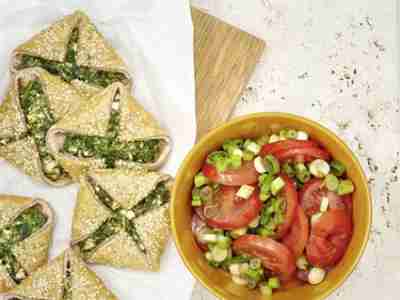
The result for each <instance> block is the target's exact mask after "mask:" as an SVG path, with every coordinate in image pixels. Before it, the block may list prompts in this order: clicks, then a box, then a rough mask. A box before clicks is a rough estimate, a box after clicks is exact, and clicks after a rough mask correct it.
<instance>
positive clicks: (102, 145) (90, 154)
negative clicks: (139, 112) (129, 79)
mask: <svg viewBox="0 0 400 300" xmlns="http://www.w3.org/2000/svg"><path fill="white" fill-rule="evenodd" d="M119 108H120V94H119V91H117V93H116V94H115V96H114V98H113V101H112V103H111V114H110V120H109V124H108V128H107V133H106V136H104V137H102V136H87V135H78V134H71V133H67V134H65V140H64V144H63V147H62V149H61V151H62V152H63V153H67V154H70V155H73V156H76V157H79V158H97V159H102V160H103V161H104V163H105V165H106V167H107V168H113V167H115V162H116V161H118V160H122V161H127V162H138V163H149V162H154V161H155V160H156V159H157V157H158V155H159V153H160V151H161V141H160V140H158V139H152V140H146V141H131V142H122V141H119V140H118V132H119V124H120V119H121V114H120V109H119Z"/></svg>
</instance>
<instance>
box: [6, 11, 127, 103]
mask: <svg viewBox="0 0 400 300" xmlns="http://www.w3.org/2000/svg"><path fill="white" fill-rule="evenodd" d="M74 28H78V30H79V40H78V44H77V49H76V52H77V55H76V63H77V64H78V65H79V66H86V67H89V68H93V69H96V70H104V71H110V72H119V73H122V74H124V76H125V77H126V78H127V80H128V82H126V84H127V86H128V87H130V86H131V84H132V80H131V76H130V74H129V72H128V68H127V66H126V64H125V63H124V61H123V60H122V58H121V57H120V56H119V55H118V54H117V52H116V51H115V50H114V48H113V47H112V46H111V45H110V44H109V43H108V42H107V41H106V40H105V39H104V37H103V36H102V35H101V33H100V32H99V31H98V30H97V29H96V27H95V25H94V24H93V23H92V22H91V21H90V19H89V17H88V16H87V15H86V14H85V13H84V12H82V11H79V10H78V11H76V12H74V13H73V14H71V15H67V16H65V17H64V18H63V19H61V20H58V21H57V22H55V23H54V24H53V25H51V26H50V27H48V28H46V29H44V30H43V31H41V32H39V33H38V34H36V35H34V36H33V37H32V38H31V39H30V40H28V41H26V42H25V43H23V44H21V45H20V46H18V47H17V48H16V49H15V50H14V52H13V58H12V63H11V72H16V71H17V69H18V65H19V64H20V62H21V56H22V55H29V56H33V57H39V58H43V59H46V60H49V61H55V62H60V63H62V62H64V61H65V58H66V55H67V47H68V42H69V39H70V36H71V33H72V31H73V29H74ZM82 83H83V82H82V81H80V80H78V79H75V80H72V82H71V84H72V85H74V86H75V87H76V88H77V89H78V90H79V91H80V92H81V93H82V95H84V96H87V95H90V96H91V95H93V94H94V92H95V90H93V89H92V88H91V86H90V85H86V84H82Z"/></svg>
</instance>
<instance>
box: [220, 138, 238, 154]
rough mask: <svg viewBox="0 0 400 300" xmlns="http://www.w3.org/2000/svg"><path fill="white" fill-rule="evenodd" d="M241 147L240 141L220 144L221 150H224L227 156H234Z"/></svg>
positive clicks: (233, 140) (228, 141)
mask: <svg viewBox="0 0 400 300" xmlns="http://www.w3.org/2000/svg"><path fill="white" fill-rule="evenodd" d="M242 145H243V140H242V139H232V140H227V141H225V142H224V143H223V144H222V149H224V150H225V151H226V152H228V153H229V154H234V152H235V151H236V150H240V147H241V146H242Z"/></svg>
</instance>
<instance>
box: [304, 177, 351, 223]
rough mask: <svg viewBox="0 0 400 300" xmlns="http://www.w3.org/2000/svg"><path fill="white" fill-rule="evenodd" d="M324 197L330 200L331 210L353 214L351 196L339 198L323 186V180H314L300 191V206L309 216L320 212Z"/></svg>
mask: <svg viewBox="0 0 400 300" xmlns="http://www.w3.org/2000/svg"><path fill="white" fill-rule="evenodd" d="M323 197H327V198H328V199H329V209H345V210H346V211H347V212H349V213H350V214H352V210H353V209H352V206H353V205H352V198H351V196H350V195H347V196H339V195H338V194H336V193H335V192H331V191H329V190H328V189H327V188H325V187H324V186H323V180H322V179H319V178H313V179H311V180H310V181H308V182H307V183H306V184H305V185H304V187H303V188H302V190H301V191H300V205H301V206H302V207H303V210H304V212H305V213H306V215H307V216H309V217H311V216H312V215H313V214H315V213H317V212H319V210H320V206H321V201H322V198H323Z"/></svg>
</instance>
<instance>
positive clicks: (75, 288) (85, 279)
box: [5, 249, 117, 300]
mask: <svg viewBox="0 0 400 300" xmlns="http://www.w3.org/2000/svg"><path fill="white" fill-rule="evenodd" d="M32 299H38V300H39V299H40V300H117V297H116V296H115V295H113V294H112V293H111V292H110V291H109V290H108V289H107V288H106V287H105V286H104V284H103V282H102V281H101V280H100V279H99V278H98V277H97V275H96V274H95V273H94V272H93V271H91V270H90V269H89V268H88V267H87V266H86V265H85V263H84V262H83V261H82V259H81V258H80V257H79V255H78V254H77V253H75V252H74V251H73V250H71V249H68V250H66V251H65V252H63V253H62V254H61V255H59V256H58V257H57V258H55V259H54V260H52V261H51V262H49V263H48V264H47V265H45V266H43V267H41V268H40V269H38V270H37V271H36V272H35V273H33V274H32V275H31V276H30V277H28V278H27V279H26V280H24V281H23V282H22V283H21V284H20V285H19V286H18V287H16V288H15V289H14V290H12V291H10V292H8V293H7V294H6V295H5V300H32Z"/></svg>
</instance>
